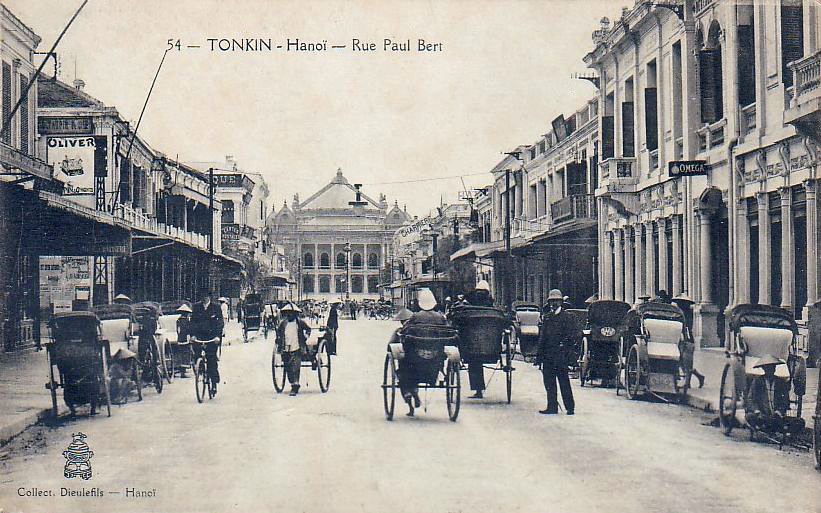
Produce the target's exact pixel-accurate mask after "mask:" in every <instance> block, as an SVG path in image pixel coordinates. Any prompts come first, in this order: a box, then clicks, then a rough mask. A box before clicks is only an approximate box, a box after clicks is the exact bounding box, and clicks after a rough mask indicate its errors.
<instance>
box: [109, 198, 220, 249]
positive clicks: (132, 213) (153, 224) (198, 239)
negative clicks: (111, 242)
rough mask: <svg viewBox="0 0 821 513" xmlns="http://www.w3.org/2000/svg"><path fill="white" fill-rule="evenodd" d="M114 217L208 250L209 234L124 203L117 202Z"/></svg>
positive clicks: (143, 229)
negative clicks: (164, 220) (171, 222)
mask: <svg viewBox="0 0 821 513" xmlns="http://www.w3.org/2000/svg"><path fill="white" fill-rule="evenodd" d="M114 217H117V218H119V219H122V220H123V221H125V222H126V224H127V225H128V226H129V227H131V228H134V229H137V230H140V231H143V232H147V233H153V234H155V235H163V236H166V237H170V238H172V239H174V240H176V241H177V242H183V243H185V244H188V245H189V246H194V247H195V248H198V249H201V250H203V251H207V250H208V235H202V234H199V233H196V232H191V231H185V230H184V229H182V228H179V227H177V226H173V225H167V224H163V223H160V222H158V221H157V220H156V219H155V218H153V217H150V216H148V215H146V214H145V213H144V212H142V211H140V210H137V209H134V208H131V207H130V206H128V205H124V204H122V203H119V204H117V207H116V208H115V209H114ZM223 234H224V232H223Z"/></svg>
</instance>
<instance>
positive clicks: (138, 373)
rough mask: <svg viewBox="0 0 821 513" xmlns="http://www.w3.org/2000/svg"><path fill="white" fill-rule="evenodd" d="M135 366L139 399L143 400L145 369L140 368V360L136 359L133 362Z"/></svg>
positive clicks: (135, 381)
mask: <svg viewBox="0 0 821 513" xmlns="http://www.w3.org/2000/svg"><path fill="white" fill-rule="evenodd" d="M132 364H133V366H134V384H135V386H136V387H137V400H138V401H142V400H143V371H142V369H141V368H140V362H138V361H136V359H135V360H134V361H133V362H132Z"/></svg>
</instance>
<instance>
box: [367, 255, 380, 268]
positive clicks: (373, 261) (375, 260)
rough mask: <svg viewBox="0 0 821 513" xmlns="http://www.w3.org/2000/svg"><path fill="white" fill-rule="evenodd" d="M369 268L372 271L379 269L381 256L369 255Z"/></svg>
mask: <svg viewBox="0 0 821 513" xmlns="http://www.w3.org/2000/svg"><path fill="white" fill-rule="evenodd" d="M368 267H370V268H371V269H377V268H378V267H379V255H377V254H376V253H371V254H370V255H368Z"/></svg>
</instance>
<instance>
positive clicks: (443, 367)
mask: <svg viewBox="0 0 821 513" xmlns="http://www.w3.org/2000/svg"><path fill="white" fill-rule="evenodd" d="M458 343H459V332H458V331H456V330H455V329H454V328H451V327H449V326H431V325H425V324H415V325H410V326H407V327H406V329H404V330H403V332H402V333H401V334H400V342H399V343H395V344H388V352H387V354H386V355H385V366H384V368H383V374H382V402H383V406H384V407H385V417H386V418H387V419H388V420H393V415H394V411H395V407H396V391H397V389H399V374H398V370H399V367H400V366H401V367H402V369H403V370H402V374H403V379H408V380H410V381H412V382H413V383H414V385H416V386H417V387H418V388H421V389H424V390H430V389H444V390H445V401H446V402H447V407H448V418H449V419H450V420H451V421H453V422H455V421H456V418H457V417H458V416H459V408H460V405H461V401H462V383H461V378H460V375H459V371H460V369H461V367H462V360H461V358H460V354H459V348H458Z"/></svg>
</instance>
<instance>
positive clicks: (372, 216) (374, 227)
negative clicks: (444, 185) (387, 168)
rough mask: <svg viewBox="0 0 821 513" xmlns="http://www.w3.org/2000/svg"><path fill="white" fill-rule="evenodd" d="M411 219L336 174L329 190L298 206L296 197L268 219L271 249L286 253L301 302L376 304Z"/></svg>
mask: <svg viewBox="0 0 821 513" xmlns="http://www.w3.org/2000/svg"><path fill="white" fill-rule="evenodd" d="M407 221H408V215H407V213H406V212H405V211H404V210H402V209H400V208H399V206H398V205H397V204H394V205H393V206H392V207H390V206H389V205H388V202H387V200H386V198H385V196H384V195H380V197H379V200H378V201H377V200H374V199H372V198H371V197H369V196H367V195H366V194H365V193H363V192H362V191H361V189H360V188H359V187H358V186H355V185H352V184H351V183H350V182H348V180H347V179H346V178H345V177H344V176H343V174H342V171H341V170H338V171H337V173H336V176H335V177H334V178H333V179H332V180H331V181H330V183H328V184H327V185H326V186H325V187H323V188H322V189H320V190H319V191H317V192H316V193H314V194H312V195H311V196H310V197H308V198H307V199H306V200H305V201H300V200H299V196H298V195H295V196H294V199H293V202H292V203H291V205H290V206H288V204H287V203H285V204H284V205H283V206H282V208H281V209H279V211H277V212H275V213H272V214H271V216H270V217H269V219H268V223H267V230H268V239H269V243H270V244H272V245H274V246H283V247H284V248H285V254H286V258H287V259H288V261H289V262H290V266H289V267H290V269H289V270H290V272H291V275H292V276H293V277H294V280H295V281H296V285H297V297H298V298H322V299H333V298H337V299H338V298H340V297H342V298H346V297H347V298H354V299H362V298H366V297H370V298H375V297H379V294H380V287H379V284H380V281H381V280H380V273H381V270H382V268H383V266H385V265H386V262H389V261H390V258H391V241H392V237H393V234H394V233H395V232H396V230H397V229H398V228H399V227H401V226H402V225H404V224H405V223H407Z"/></svg>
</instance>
